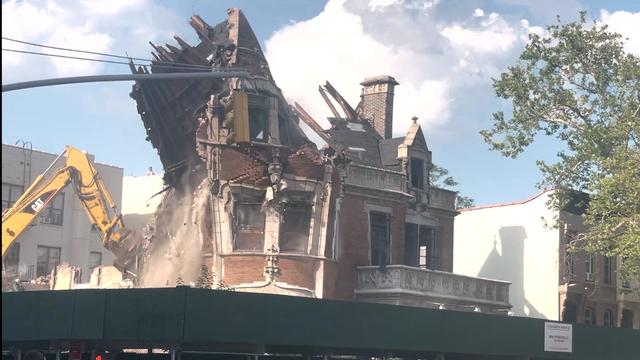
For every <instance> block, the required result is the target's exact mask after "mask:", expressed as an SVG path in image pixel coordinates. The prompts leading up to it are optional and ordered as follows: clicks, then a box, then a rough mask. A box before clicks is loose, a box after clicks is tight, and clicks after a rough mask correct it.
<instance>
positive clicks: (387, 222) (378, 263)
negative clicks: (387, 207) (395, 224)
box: [369, 210, 391, 266]
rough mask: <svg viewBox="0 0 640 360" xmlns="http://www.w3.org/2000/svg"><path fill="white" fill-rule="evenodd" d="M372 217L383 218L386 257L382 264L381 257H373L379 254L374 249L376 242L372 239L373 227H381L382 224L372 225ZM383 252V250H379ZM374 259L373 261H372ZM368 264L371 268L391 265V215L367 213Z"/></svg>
mask: <svg viewBox="0 0 640 360" xmlns="http://www.w3.org/2000/svg"><path fill="white" fill-rule="evenodd" d="M374 216H380V217H384V218H385V221H384V228H385V243H386V248H387V249H386V256H385V258H386V259H384V261H383V262H381V261H380V260H381V256H374V254H378V253H379V251H380V250H379V249H378V248H377V247H376V246H377V245H376V243H377V241H375V239H374V231H373V230H374V227H382V226H383V223H382V222H380V223H374V222H373V218H374ZM381 250H383V251H384V249H381ZM374 259H375V260H374ZM369 264H371V266H386V265H390V264H391V214H390V213H388V212H382V211H376V210H371V211H369Z"/></svg>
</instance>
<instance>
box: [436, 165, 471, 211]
mask: <svg viewBox="0 0 640 360" xmlns="http://www.w3.org/2000/svg"><path fill="white" fill-rule="evenodd" d="M429 183H430V184H431V185H434V186H436V187H439V188H443V189H449V190H454V191H456V193H457V195H456V208H458V209H462V208H469V207H473V206H475V201H474V200H473V199H472V198H470V197H468V196H462V195H460V192H459V191H457V190H456V187H457V186H458V185H459V184H458V182H457V181H455V180H454V179H453V177H451V176H450V175H449V170H447V169H445V168H443V167H442V166H438V165H436V164H433V167H432V168H431V170H430V171H429Z"/></svg>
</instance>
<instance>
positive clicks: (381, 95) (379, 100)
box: [360, 75, 400, 139]
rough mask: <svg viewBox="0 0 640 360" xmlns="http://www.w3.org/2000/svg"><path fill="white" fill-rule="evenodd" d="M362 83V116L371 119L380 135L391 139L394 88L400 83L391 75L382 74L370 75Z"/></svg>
mask: <svg viewBox="0 0 640 360" xmlns="http://www.w3.org/2000/svg"><path fill="white" fill-rule="evenodd" d="M360 85H362V95H360V98H361V99H362V100H361V102H360V105H361V111H362V116H363V117H365V118H366V119H369V121H371V124H372V125H373V128H374V129H376V131H377V132H378V134H380V136H382V137H383V138H385V139H390V138H391V136H392V134H393V89H394V87H395V86H396V85H400V84H398V82H397V81H396V79H394V78H393V77H391V76H388V75H381V76H373V77H368V78H366V79H364V81H363V82H361V83H360Z"/></svg>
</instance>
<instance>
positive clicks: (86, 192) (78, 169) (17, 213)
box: [2, 146, 135, 268]
mask: <svg viewBox="0 0 640 360" xmlns="http://www.w3.org/2000/svg"><path fill="white" fill-rule="evenodd" d="M63 156H66V163H65V166H63V167H62V168H60V169H58V170H55V171H53V173H52V174H51V175H50V176H47V175H48V174H47V173H48V172H49V169H51V168H52V167H53V165H54V164H55V163H56V162H57V161H58V159H60V158H61V157H63ZM58 159H56V161H54V163H53V164H52V165H51V166H50V167H49V169H47V171H45V173H44V174H42V175H40V176H38V177H37V178H36V180H35V181H34V182H33V184H31V186H30V187H29V188H28V189H27V190H26V191H25V192H24V194H22V196H21V197H20V198H19V199H18V200H17V201H16V202H15V204H13V206H12V207H11V208H10V209H7V210H6V211H5V212H4V213H3V214H2V257H3V258H4V256H5V254H6V253H7V251H8V250H9V248H10V247H11V245H13V243H14V242H15V241H16V239H17V238H18V237H19V236H20V235H21V234H22V233H23V232H24V231H25V230H26V229H27V228H28V227H29V225H30V224H31V223H33V221H34V220H35V219H36V218H37V217H38V215H39V214H40V212H42V210H44V209H45V208H46V206H47V205H48V204H49V203H50V202H51V201H53V199H54V198H55V196H56V195H57V194H58V193H60V191H62V190H63V189H64V188H65V187H66V186H67V185H69V184H71V185H72V186H73V188H74V190H75V193H76V194H77V195H78V198H79V199H80V202H81V203H82V205H83V208H84V210H85V212H86V213H87V216H88V217H89V219H90V221H91V222H92V224H93V225H94V226H95V227H96V229H97V230H98V231H99V233H100V234H101V237H102V244H103V245H104V246H105V247H106V248H107V249H109V250H111V251H112V252H114V253H115V254H116V256H117V257H118V263H119V264H120V266H119V267H121V268H122V267H125V265H126V264H129V263H130V262H131V261H132V259H127V256H128V254H129V253H131V250H132V248H133V246H134V245H135V244H133V243H132V242H131V241H128V240H131V239H127V238H128V237H129V235H130V233H131V232H130V231H128V230H127V229H125V227H124V223H123V222H122V215H120V214H118V213H117V212H116V204H115V203H114V201H113V199H112V198H111V195H110V194H109V192H108V191H107V188H106V186H105V185H104V182H103V181H102V179H101V178H100V176H99V174H98V172H97V171H96V169H95V167H94V166H93V164H92V163H91V160H90V159H89V157H88V156H87V154H85V153H84V152H83V151H80V150H78V149H76V148H74V147H72V146H67V147H66V148H65V150H64V152H63V153H62V154H61V155H60V156H59V157H58Z"/></svg>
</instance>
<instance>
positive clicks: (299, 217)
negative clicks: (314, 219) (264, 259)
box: [280, 191, 312, 253]
mask: <svg viewBox="0 0 640 360" xmlns="http://www.w3.org/2000/svg"><path fill="white" fill-rule="evenodd" d="M311 197H312V194H311V193H304V192H298V191H292V192H288V193H286V194H285V195H284V198H283V202H284V208H283V209H282V222H281V223H280V251H282V252H297V253H307V246H308V243H309V228H310V227H311V212H312V207H311Z"/></svg>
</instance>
